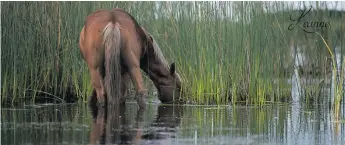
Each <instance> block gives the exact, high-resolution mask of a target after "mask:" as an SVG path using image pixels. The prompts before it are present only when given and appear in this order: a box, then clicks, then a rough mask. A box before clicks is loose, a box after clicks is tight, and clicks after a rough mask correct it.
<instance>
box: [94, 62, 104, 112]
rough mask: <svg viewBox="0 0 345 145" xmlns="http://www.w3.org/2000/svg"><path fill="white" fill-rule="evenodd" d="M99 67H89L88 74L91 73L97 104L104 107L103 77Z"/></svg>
mask: <svg viewBox="0 0 345 145" xmlns="http://www.w3.org/2000/svg"><path fill="white" fill-rule="evenodd" d="M99 69H100V68H98V69H95V68H90V75H91V81H92V85H93V88H94V89H95V90H96V94H97V102H98V105H100V106H101V107H104V103H105V100H104V98H105V90H104V85H103V77H102V75H101V72H100V71H99Z"/></svg>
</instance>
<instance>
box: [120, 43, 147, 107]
mask: <svg viewBox="0 0 345 145" xmlns="http://www.w3.org/2000/svg"><path fill="white" fill-rule="evenodd" d="M121 54H123V55H122V56H123V59H124V61H125V64H126V66H127V68H128V73H129V75H130V77H131V78H132V81H133V83H134V85H135V88H136V91H137V95H136V97H137V98H136V99H137V103H138V105H139V106H140V108H145V106H146V98H147V93H146V90H145V89H144V86H143V77H142V75H141V72H140V62H139V58H137V57H136V56H135V54H134V53H133V52H132V51H131V50H124V51H122V52H121Z"/></svg>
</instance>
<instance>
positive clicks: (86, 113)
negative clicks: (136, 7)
mask: <svg viewBox="0 0 345 145" xmlns="http://www.w3.org/2000/svg"><path fill="white" fill-rule="evenodd" d="M302 106H303V105H297V104H290V105H270V106H264V107H261V108H257V107H241V106H236V107H231V106H218V107H217V106H213V107H212V106H164V105H159V104H149V106H148V108H147V109H146V110H139V109H138V107H137V105H136V104H135V103H130V102H129V103H127V104H126V107H118V108H115V109H113V110H112V111H111V113H110V114H108V115H105V113H104V112H103V111H104V110H98V111H94V112H97V113H92V111H91V109H90V108H88V107H87V105H86V104H70V105H26V106H23V107H21V109H18V108H16V109H11V108H2V110H1V113H2V115H1V144H2V145H43V144H44V145H71V144H73V145H82V144H93V143H102V142H103V143H104V142H107V143H111V144H164V145H165V144H167V145H169V144H178V145H194V144H195V145H203V144H214V145H222V144H236V145H242V144H243V145H259V144H265V145H267V144H270V145H276V144H287V145H305V144H338V145H341V144H345V135H344V133H345V126H344V124H345V121H344V118H342V119H343V120H342V121H338V122H334V121H332V119H331V118H332V111H330V109H329V107H327V106H322V105H319V106H313V107H302ZM344 106H345V105H342V107H343V108H342V109H341V110H342V111H341V115H340V116H344ZM104 132H105V134H104Z"/></svg>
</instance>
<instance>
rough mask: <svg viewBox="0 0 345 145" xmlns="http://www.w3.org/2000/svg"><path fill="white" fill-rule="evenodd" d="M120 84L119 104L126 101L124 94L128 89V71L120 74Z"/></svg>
mask: <svg viewBox="0 0 345 145" xmlns="http://www.w3.org/2000/svg"><path fill="white" fill-rule="evenodd" d="M121 81H122V86H121V98H120V102H121V104H125V103H126V95H127V89H128V82H129V81H130V77H129V74H128V73H125V74H123V75H122V79H121Z"/></svg>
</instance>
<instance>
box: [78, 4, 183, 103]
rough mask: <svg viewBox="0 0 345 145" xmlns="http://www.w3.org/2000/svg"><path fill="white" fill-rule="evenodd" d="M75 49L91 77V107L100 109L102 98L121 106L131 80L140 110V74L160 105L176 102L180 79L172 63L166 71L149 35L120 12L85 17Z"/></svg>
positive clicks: (143, 98) (143, 94) (142, 99)
mask: <svg viewBox="0 0 345 145" xmlns="http://www.w3.org/2000/svg"><path fill="white" fill-rule="evenodd" d="M79 47H80V51H81V53H82V56H83V58H84V60H85V61H86V63H87V65H88V68H89V71H90V75H91V81H92V86H93V93H92V95H91V99H90V103H91V104H96V102H97V103H98V105H104V103H105V97H106V99H107V100H108V102H111V103H112V104H114V103H119V102H120V103H124V99H123V96H124V95H125V93H126V90H127V83H128V82H129V79H130V78H131V79H132V81H133V84H134V86H135V88H136V93H137V94H136V99H137V103H138V105H139V106H140V107H144V105H145V104H146V97H147V91H146V89H145V88H144V86H143V78H142V74H141V72H140V70H143V71H144V72H145V73H146V74H147V75H148V76H149V78H150V79H151V81H152V82H153V83H154V85H155V87H156V88H157V91H158V98H159V100H160V101H161V102H163V103H169V102H173V101H174V100H177V99H179V97H180V93H181V79H180V77H179V75H178V73H176V72H175V63H172V64H171V66H170V67H169V65H168V63H167V61H166V60H165V58H164V56H163V54H162V52H161V50H160V48H159V46H158V45H157V43H156V41H155V40H154V39H153V37H152V35H151V34H150V33H148V32H147V31H146V30H144V29H143V28H142V27H140V26H139V24H138V23H137V21H136V20H135V19H134V18H133V17H132V16H131V15H130V14H128V13H127V12H125V11H124V10H122V9H112V10H98V11H95V12H94V13H92V14H90V15H89V16H87V18H86V21H85V24H84V27H83V28H82V31H81V33H80V39H79ZM96 100H97V101H96Z"/></svg>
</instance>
